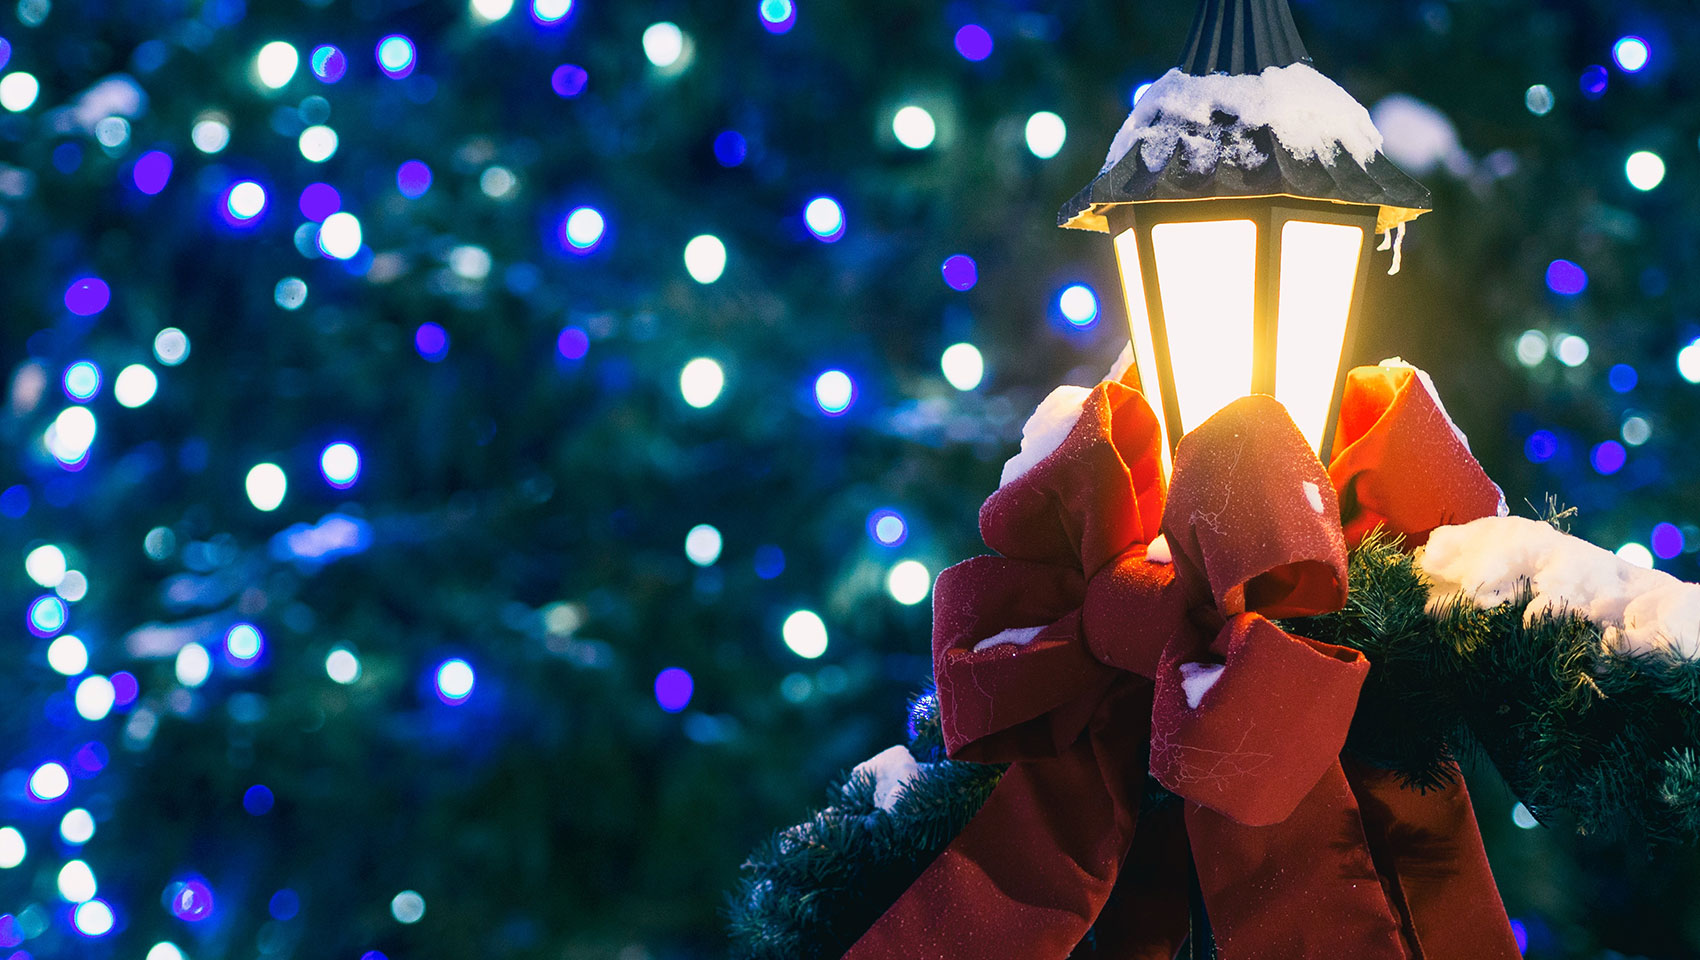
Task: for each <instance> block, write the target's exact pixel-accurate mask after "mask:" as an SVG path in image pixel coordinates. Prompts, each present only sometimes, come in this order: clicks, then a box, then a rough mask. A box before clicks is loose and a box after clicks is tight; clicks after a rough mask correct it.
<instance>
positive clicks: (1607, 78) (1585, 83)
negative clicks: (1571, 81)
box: [1577, 64, 1611, 100]
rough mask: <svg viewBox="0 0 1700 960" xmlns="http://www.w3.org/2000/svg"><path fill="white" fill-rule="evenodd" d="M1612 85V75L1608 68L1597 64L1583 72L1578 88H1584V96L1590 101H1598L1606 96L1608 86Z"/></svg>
mask: <svg viewBox="0 0 1700 960" xmlns="http://www.w3.org/2000/svg"><path fill="white" fill-rule="evenodd" d="M1609 83H1611V74H1609V73H1607V72H1606V68H1605V67H1602V66H1599V65H1598V64H1595V65H1593V66H1590V67H1588V68H1586V69H1584V70H1583V71H1582V78H1581V80H1579V81H1578V84H1577V85H1578V86H1580V87H1581V88H1582V96H1584V97H1587V98H1588V99H1589V100H1598V99H1599V98H1601V97H1603V96H1605V95H1606V86H1607V84H1609Z"/></svg>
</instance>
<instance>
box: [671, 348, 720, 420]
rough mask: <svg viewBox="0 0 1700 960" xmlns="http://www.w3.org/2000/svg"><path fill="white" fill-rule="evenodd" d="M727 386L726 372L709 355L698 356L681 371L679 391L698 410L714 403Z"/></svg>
mask: <svg viewBox="0 0 1700 960" xmlns="http://www.w3.org/2000/svg"><path fill="white" fill-rule="evenodd" d="M725 387H726V372H725V371H724V370H722V369H720V364H718V363H716V362H714V361H713V360H711V359H709V358H708V357H697V358H696V359H695V360H692V361H691V362H690V363H687V364H685V369H683V370H681V371H680V372H679V393H680V394H681V395H683V396H684V398H685V402H686V403H688V404H690V405H691V406H693V407H695V408H697V409H698V410H701V409H703V408H705V407H708V406H710V405H712V404H713V403H714V401H715V400H717V399H719V398H720V391H721V390H723V389H725Z"/></svg>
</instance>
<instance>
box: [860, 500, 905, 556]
mask: <svg viewBox="0 0 1700 960" xmlns="http://www.w3.org/2000/svg"><path fill="white" fill-rule="evenodd" d="M868 536H870V537H872V538H873V540H874V542H875V543H877V544H879V545H880V546H882V547H898V546H902V545H903V542H904V541H905V540H908V539H909V524H908V523H906V522H905V521H904V519H903V514H901V513H898V512H897V511H896V510H891V509H884V508H882V509H879V510H875V511H874V512H873V513H870V514H868Z"/></svg>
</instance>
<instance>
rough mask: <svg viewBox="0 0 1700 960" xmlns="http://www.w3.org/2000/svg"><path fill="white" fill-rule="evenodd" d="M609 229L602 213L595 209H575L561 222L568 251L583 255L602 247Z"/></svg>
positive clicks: (562, 234)
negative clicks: (604, 236)
mask: <svg viewBox="0 0 1700 960" xmlns="http://www.w3.org/2000/svg"><path fill="white" fill-rule="evenodd" d="M607 229H608V221H607V219H606V218H604V217H603V216H602V211H600V210H598V209H596V208H595V207H574V208H573V210H572V211H571V212H570V213H568V214H567V215H566V217H564V218H563V219H562V220H561V240H562V241H563V246H565V247H566V249H567V250H568V251H570V252H572V253H577V254H580V255H583V254H586V253H589V252H591V251H592V250H595V249H596V248H597V247H598V246H600V245H601V243H602V237H603V235H604V233H606V232H607Z"/></svg>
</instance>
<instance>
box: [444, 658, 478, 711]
mask: <svg viewBox="0 0 1700 960" xmlns="http://www.w3.org/2000/svg"><path fill="white" fill-rule="evenodd" d="M476 682H477V679H476V677H475V676H474V674H473V672H472V664H470V663H467V662H466V661H465V660H462V659H460V658H458V657H455V658H452V659H449V660H444V661H443V662H442V663H441V664H438V666H437V674H436V686H437V698H438V699H439V700H442V701H443V702H444V703H447V704H450V705H451V706H452V705H454V704H458V703H465V702H466V700H467V698H468V697H470V696H472V688H473V686H474V684H475V683H476Z"/></svg>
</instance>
